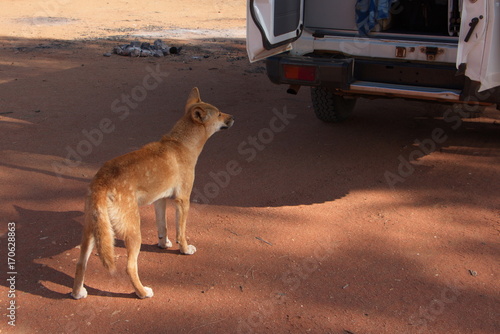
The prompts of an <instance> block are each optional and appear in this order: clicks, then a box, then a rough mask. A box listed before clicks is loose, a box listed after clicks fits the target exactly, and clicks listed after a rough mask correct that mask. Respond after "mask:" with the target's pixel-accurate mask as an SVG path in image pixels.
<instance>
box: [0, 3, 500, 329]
mask: <svg viewBox="0 0 500 334" xmlns="http://www.w3.org/2000/svg"><path fill="white" fill-rule="evenodd" d="M100 3H101V2H98V1H86V2H83V1H72V2H67V1H56V0H54V1H53V2H52V3H50V2H48V3H47V4H51V6H52V7H47V6H45V7H44V6H42V4H43V3H42V2H40V3H38V4H32V2H30V1H15V2H14V1H4V2H3V4H2V7H3V8H2V16H3V18H2V19H1V21H0V27H2V31H4V32H5V35H4V36H0V39H1V40H0V52H1V57H0V133H1V139H2V140H1V141H0V201H1V202H0V203H1V206H0V221H1V224H2V225H1V227H0V232H1V238H0V247H1V254H3V255H2V259H1V262H0V265H1V267H0V268H1V273H2V276H1V277H2V280H1V282H2V283H1V285H0V305H1V308H2V311H1V314H2V319H1V320H0V332H2V333H11V332H12V333H38V332H40V333H75V332H77V333H91V332H93V333H108V332H109V333H110V332H113V333H122V332H131V333H189V334H194V333H335V334H349V333H355V334H364V333H484V334H491V333H496V332H500V321H499V311H500V303H499V300H500V299H499V297H500V296H499V291H500V283H499V265H498V263H499V255H500V247H499V232H500V228H499V226H500V225H499V222H500V205H499V203H500V201H499V195H500V192H499V187H498V185H499V184H500V165H499V162H500V133H499V131H500V127H499V121H498V116H499V114H498V112H496V111H495V110H494V109H492V108H489V109H487V110H486V112H485V113H484V114H482V116H481V117H479V118H474V119H464V120H460V119H458V118H448V119H444V118H443V117H442V116H443V110H442V108H436V107H435V106H433V105H430V104H426V103H417V102H407V101H403V100H385V101H383V100H375V101H368V100H360V101H359V103H358V105H357V107H356V110H355V114H354V115H353V117H352V118H351V119H349V120H348V121H347V122H345V123H343V124H335V125H329V124H325V123H322V122H321V121H319V120H317V119H316V118H315V116H314V113H313V111H312V108H311V102H310V98H309V92H308V90H307V89H303V90H302V91H301V92H300V93H299V95H298V96H290V95H287V94H286V93H285V87H279V86H275V85H273V84H271V83H270V82H269V80H268V79H267V77H266V75H265V73H264V68H263V66H264V65H263V64H262V63H257V64H249V63H248V60H247V58H246V55H245V44H244V39H242V38H239V37H241V36H240V35H241V33H242V31H243V32H244V30H243V28H244V24H245V22H244V19H245V17H244V14H245V3H244V1H226V2H222V1H217V2H216V1H213V2H208V1H197V2H194V1H184V2H180V1H177V2H176V1H164V2H161V3H160V2H156V1H153V2H147V4H144V2H139V1H128V2H126V1H125V2H124V1H107V2H106V4H105V5H104V4H102V5H100ZM83 4H86V6H85V7H84V6H83ZM40 12H41V13H45V15H41V14H39V13H40ZM176 13H177V15H176ZM49 14H50V15H49ZM34 17H35V18H36V20H34V21H33V20H31V19H33V18H34ZM30 18H31V19H30ZM21 19H23V20H21ZM27 19H29V20H28V23H27V21H26V20H27ZM30 20H31V21H30ZM148 26H149V27H148ZM145 27H146V28H145ZM189 29H198V30H194V32H193V31H191V30H189ZM200 29H201V30H200ZM139 30H140V31H141V33H140V34H142V33H144V31H146V35H147V36H146V37H140V38H139V37H137V39H140V40H144V41H149V42H152V41H153V40H154V39H155V38H156V37H158V36H160V37H162V38H163V39H164V40H165V41H167V42H168V43H170V44H171V45H173V46H182V47H183V50H182V52H181V54H180V55H171V56H167V57H164V58H129V57H120V56H117V55H113V56H111V57H103V53H105V52H109V51H111V50H112V48H113V46H115V45H118V44H122V43H124V42H128V41H130V40H134V39H136V37H134V36H132V35H133V34H134V33H136V32H137V31H139ZM200 31H201V33H199V32H200ZM16 33H18V35H16ZM118 33H119V34H120V35H119V36H117V34H118ZM148 34H149V35H148ZM169 34H171V35H172V36H174V37H175V38H169V37H168V36H169ZM129 35H130V36H129ZM195 37H196V39H193V38H195ZM151 73H157V75H156V78H157V79H155V80H156V83H157V85H156V87H154V88H151V87H152V85H153V83H155V81H153V79H151V78H152V77H151ZM148 75H149V77H148ZM145 78H148V79H145ZM145 80H149V81H146V85H147V87H150V88H151V89H149V88H148V89H145V88H144V87H146V85H145ZM193 86H198V87H199V88H200V91H201V95H202V98H203V99H204V100H206V101H207V102H210V103H212V104H214V105H216V106H218V107H219V108H220V109H221V110H223V111H224V112H227V113H231V114H233V115H234V116H235V118H236V123H235V125H234V127H233V128H231V129H230V130H228V131H226V132H222V133H218V134H216V135H215V136H214V137H213V138H211V139H210V141H209V142H208V144H207V146H206V147H205V150H204V152H203V153H202V155H201V156H200V159H199V163H198V166H197V179H196V182H195V188H196V191H197V192H196V193H195V194H193V204H192V209H191V212H190V215H189V219H188V235H189V236H190V242H191V243H193V244H194V245H196V247H197V248H198V252H197V253H196V254H195V255H193V256H181V255H180V254H179V253H178V250H177V248H175V247H174V248H173V249H170V250H161V249H159V248H157V247H156V240H157V239H156V231H155V224H154V210H153V208H152V207H143V208H142V221H143V230H142V233H143V245H142V252H141V255H140V257H139V273H140V276H141V279H142V281H143V283H144V284H145V285H147V286H150V287H152V288H153V290H154V293H155V295H154V297H153V298H151V299H147V300H139V299H137V298H135V295H134V294H133V289H132V287H131V285H130V283H129V281H128V278H127V276H126V274H125V271H124V269H125V257H126V256H125V249H124V247H123V243H122V242H121V241H117V256H118V258H117V263H118V268H119V271H118V272H117V274H115V275H114V276H112V275H110V274H109V273H107V272H106V271H105V270H104V268H103V267H102V265H101V263H100V261H99V259H98V257H97V256H95V255H94V256H92V257H91V259H90V261H89V269H88V272H87V278H86V286H87V289H88V291H89V296H88V298H86V299H84V300H79V301H76V300H72V299H71V298H70V297H69V292H70V290H71V286H72V283H73V277H74V270H75V264H76V260H77V257H78V255H79V247H78V244H79V241H80V235H81V232H82V213H83V212H82V210H83V198H84V195H85V193H86V186H87V185H88V183H89V181H90V179H91V178H92V176H93V174H94V173H95V172H96V171H97V169H98V168H99V166H100V165H101V164H102V163H103V162H104V161H106V160H109V159H110V158H112V157H115V156H117V155H120V154H123V153H125V152H128V151H130V150H133V149H136V148H138V147H140V146H142V145H144V144H145V143H148V142H150V141H154V140H157V139H159V138H160V137H161V135H162V134H164V133H165V132H167V131H168V130H169V129H170V127H171V126H172V125H173V123H174V122H175V121H176V120H177V119H178V118H179V117H180V115H181V110H182V108H183V106H184V102H185V99H186V97H187V94H188V92H189V91H190V89H191V88H192V87H193ZM103 129H104V130H105V131H104V132H103ZM439 129H441V130H439ZM89 133H90V135H89ZM99 133H100V134H101V135H99ZM88 136H92V137H91V139H89V137H88ZM416 140H419V141H420V142H421V144H420V146H418V145H416V144H415V141H416ZM422 151H423V152H422ZM71 152H73V153H71ZM414 157H419V158H418V159H417V160H416V161H412V162H411V163H409V162H408V161H409V160H413V158H414ZM388 175H390V176H391V177H392V179H389V181H388V179H387V177H388ZM394 177H396V178H394ZM390 180H392V182H393V187H391V186H390V185H389V182H390ZM167 210H168V219H169V221H170V222H171V223H173V221H174V214H173V208H172V206H171V205H170V206H169V207H168V209H167ZM10 222H12V223H14V224H11V225H8V223H10ZM170 225H172V224H170ZM8 227H15V260H16V262H15V264H13V265H14V267H13V268H10V269H9V267H8V253H9V249H8V245H9V243H8V236H9V235H8ZM170 230H171V232H172V231H173V230H174V229H173V226H171V229H170ZM11 237H13V236H12V233H11ZM170 237H171V238H173V237H174V235H173V234H172V233H170ZM11 241H12V239H11ZM11 271H14V272H16V274H8V273H9V272H11ZM11 276H13V277H14V279H13V280H10V281H7V279H8V278H10V277H11ZM10 283H13V284H14V286H11V284H10ZM9 291H11V292H9ZM11 302H15V307H16V310H15V325H16V326H15V327H13V326H11V325H9V323H8V322H9V321H11V319H9V317H8V316H9V315H10V314H11V311H10V310H9V309H8V307H9V305H10V303H11ZM12 313H13V312H12Z"/></svg>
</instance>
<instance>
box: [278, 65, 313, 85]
mask: <svg viewBox="0 0 500 334" xmlns="http://www.w3.org/2000/svg"><path fill="white" fill-rule="evenodd" d="M283 71H284V74H285V78H287V79H291V80H300V81H316V67H314V66H298V65H283Z"/></svg>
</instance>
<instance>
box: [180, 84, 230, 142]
mask: <svg viewBox="0 0 500 334" xmlns="http://www.w3.org/2000/svg"><path fill="white" fill-rule="evenodd" d="M186 115H189V116H190V117H191V119H192V120H193V122H195V123H197V124H201V125H203V126H204V127H205V129H206V130H207V133H208V135H209V136H211V135H213V134H214V133H216V132H217V131H219V130H224V129H229V128H230V127H231V126H232V125H233V123H234V117H233V116H231V115H229V114H224V113H222V112H221V111H220V110H219V109H217V108H216V107H214V106H213V105H211V104H208V103H205V102H203V101H201V98H200V92H199V90H198V88H196V87H194V88H193V89H192V90H191V93H190V94H189V97H188V99H187V102H186Z"/></svg>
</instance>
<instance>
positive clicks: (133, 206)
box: [71, 87, 234, 299]
mask: <svg viewBox="0 0 500 334" xmlns="http://www.w3.org/2000/svg"><path fill="white" fill-rule="evenodd" d="M233 123H234V119H233V116H231V115H228V114H223V113H221V112H220V111H219V110H218V109H217V108H216V107H214V106H212V105H210V104H208V103H204V102H202V101H201V99H200V93H199V91H198V88H196V87H195V88H193V90H192V91H191V93H190V95H189V97H188V100H187V103H186V107H185V114H184V116H183V117H182V118H181V119H180V120H179V121H177V123H176V124H175V126H174V127H173V129H172V130H171V131H170V133H168V134H167V135H165V136H163V137H162V139H161V140H160V141H159V142H154V143H150V144H147V145H145V146H144V147H143V148H141V149H139V150H137V151H134V152H131V153H128V154H125V155H123V156H120V157H118V158H115V159H112V160H110V161H108V162H106V163H105V164H104V165H103V166H102V167H101V169H100V170H99V171H98V172H97V174H96V175H95V177H94V179H93V180H92V182H91V184H90V188H89V195H88V196H87V199H86V204H85V225H84V229H83V237H82V243H81V250H80V259H79V260H78V264H77V266H76V274H75V282H74V286H73V292H72V293H71V296H72V297H73V298H75V299H80V298H85V297H87V290H86V289H85V288H84V287H83V280H84V275H85V269H86V267H87V261H88V259H89V256H90V253H91V252H92V249H93V247H94V245H95V246H96V248H97V250H98V252H99V257H100V258H101V260H102V263H103V264H104V266H105V267H106V268H107V269H109V270H110V271H111V272H113V271H114V270H115V255H114V238H115V234H116V236H117V237H120V238H123V239H124V242H125V246H126V248H127V256H128V259H127V274H128V275H129V277H130V280H131V281H132V285H133V286H134V289H135V293H136V294H137V296H138V297H139V298H148V297H152V296H153V290H152V289H151V288H148V287H145V286H143V285H142V283H141V281H140V279H139V275H138V272H137V258H138V256H139V252H140V247H141V228H140V216H139V206H140V205H145V204H151V203H154V208H155V214H156V225H157V227H158V239H159V242H158V246H159V247H161V248H168V247H172V242H170V240H169V239H168V237H167V223H166V219H165V209H166V199H167V198H169V197H171V198H174V200H175V203H176V213H177V215H176V227H177V243H178V244H179V249H180V252H181V253H183V254H194V252H196V248H195V247H194V246H193V245H188V243H187V240H186V218H187V214H188V210H189V198H190V195H191V190H192V188H193V181H194V169H195V165H196V161H197V159H198V156H199V155H200V153H201V150H202V149H203V145H204V144H205V142H206V141H207V139H208V138H209V137H210V136H211V135H213V134H214V133H215V132H217V131H219V130H221V129H228V128H229V127H231V126H232V125H233Z"/></svg>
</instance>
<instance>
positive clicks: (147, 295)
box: [137, 286, 153, 299]
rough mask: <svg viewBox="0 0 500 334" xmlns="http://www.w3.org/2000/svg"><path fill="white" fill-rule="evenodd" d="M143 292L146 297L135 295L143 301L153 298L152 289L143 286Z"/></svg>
mask: <svg viewBox="0 0 500 334" xmlns="http://www.w3.org/2000/svg"><path fill="white" fill-rule="evenodd" d="M144 290H145V291H146V295H145V296H143V297H141V296H139V295H137V296H138V297H139V298H141V299H144V298H151V297H153V289H151V288H148V287H147V286H145V287H144Z"/></svg>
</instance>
